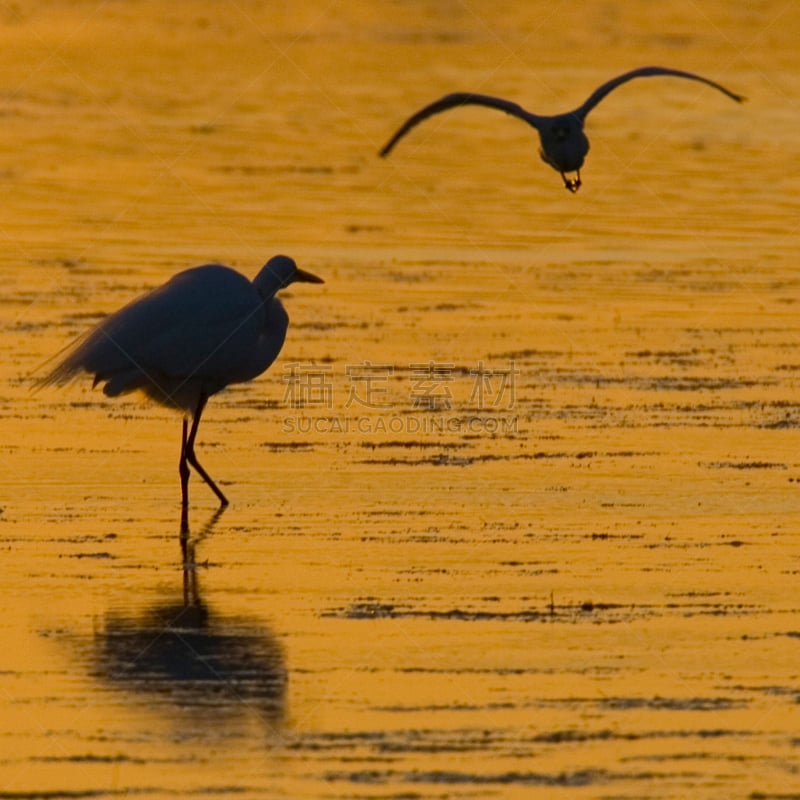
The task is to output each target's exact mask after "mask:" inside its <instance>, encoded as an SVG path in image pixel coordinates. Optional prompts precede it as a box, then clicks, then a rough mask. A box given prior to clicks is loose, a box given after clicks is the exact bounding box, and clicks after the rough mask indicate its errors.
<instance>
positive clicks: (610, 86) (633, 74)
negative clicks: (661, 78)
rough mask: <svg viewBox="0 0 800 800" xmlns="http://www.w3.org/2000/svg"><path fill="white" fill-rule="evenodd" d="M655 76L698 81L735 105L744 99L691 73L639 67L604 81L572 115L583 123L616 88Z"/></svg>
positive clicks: (666, 68) (664, 68) (663, 68)
mask: <svg viewBox="0 0 800 800" xmlns="http://www.w3.org/2000/svg"><path fill="white" fill-rule="evenodd" d="M656 75H671V76H672V77H674V78H687V79H688V80H690V81H700V83H705V84H706V85H707V86H711V87H712V88H714V89H717V90H718V91H720V92H722V93H723V94H726V95H727V96H728V97H730V98H731V99H732V100H735V101H736V102H737V103H741V102H742V101H743V100H744V99H745V98H744V97H743V96H742V95H740V94H736V93H735V92H732V91H730V89H726V88H725V87H724V86H721V85H720V84H719V83H715V82H714V81H712V80H709V79H708V78H704V77H703V76H702V75H695V74H694V73H693V72H684V71H683V70H680V69H670V68H669V67H639V68H638V69H632V70H631V71H630V72H624V73H623V74H622V75H617V77H616V78H612V79H611V80H610V81H606V83H604V84H603V85H602V86H599V87H598V88H597V89H595V90H594V92H592V94H591V95H590V97H589V99H588V100H587V101H586V102H585V103H584V104H583V105H582V106H580V108H576V109H575V111H573V112H572V113H573V114H575V116H577V117H579V118H580V119H581V121H583V120H584V119H586V115H587V114H588V113H589V112H590V111H591V110H592V109H593V108H594V107H595V106H596V105H597V104H598V103H599V102H600V101H601V100H602V99H603V98H604V97H605V96H606V95H607V94H608V93H609V92H612V91H614V89H616V88H617V86H621V85H622V84H623V83H627V82H628V81H632V80H633V79H634V78H651V77H654V76H656Z"/></svg>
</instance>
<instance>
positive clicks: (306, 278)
mask: <svg viewBox="0 0 800 800" xmlns="http://www.w3.org/2000/svg"><path fill="white" fill-rule="evenodd" d="M294 280H296V281H300V282H301V283H325V281H324V280H322V278H318V277H317V276H316V275H312V274H311V273H310V272H306V271H305V270H303V269H298V270H295V273H294Z"/></svg>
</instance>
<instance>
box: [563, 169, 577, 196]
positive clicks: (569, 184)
mask: <svg viewBox="0 0 800 800" xmlns="http://www.w3.org/2000/svg"><path fill="white" fill-rule="evenodd" d="M561 178H562V180H563V181H564V186H565V187H566V188H567V189H569V191H570V192H572V194H575V192H577V191H578V189H580V188H581V171H580V170H579V169H576V170H575V177H574V178H568V177H567V175H566V173H564V172H562V173H561Z"/></svg>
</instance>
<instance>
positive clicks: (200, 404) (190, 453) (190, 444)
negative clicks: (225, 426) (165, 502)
mask: <svg viewBox="0 0 800 800" xmlns="http://www.w3.org/2000/svg"><path fill="white" fill-rule="evenodd" d="M207 402H208V397H206V395H205V394H201V395H200V399H199V400H198V401H197V408H196V409H195V412H194V419H193V420H192V429H191V430H190V431H189V437H188V438H187V439H186V442H185V444H184V447H183V458H185V460H186V461H188V462H189V463H190V464H191V465H192V466H193V467H194V468H195V470H197V474H198V475H199V476H200V477H201V478H202V479H203V480H204V481H205V482H206V483H207V484H208V485H209V486H210V487H211V490H212V491H213V492H214V494H215V495H216V496H217V497H218V498H219V502H220V505H222V506H226V505H228V498H227V497H225V495H224V494H222V491H221V490H220V488H219V486H217V484H216V483H214V481H213V480H211V476H210V475H209V474H208V473H207V472H206V471H205V470H204V469H203V467H202V466H201V465H200V462H199V461H198V460H197V456H196V455H195V454H194V440H195V438H197V429H198V428H199V427H200V417H201V416H202V414H203V409H204V408H205V407H206V403H207ZM183 425H184V430H186V420H184V421H183ZM181 463H183V459H181ZM188 471H189V470H188V467H187V469H186V472H187V476H186V480H185V481H184V479H183V472H181V487H182V488H183V502H184V506H186V505H187V504H188V502H189V476H188Z"/></svg>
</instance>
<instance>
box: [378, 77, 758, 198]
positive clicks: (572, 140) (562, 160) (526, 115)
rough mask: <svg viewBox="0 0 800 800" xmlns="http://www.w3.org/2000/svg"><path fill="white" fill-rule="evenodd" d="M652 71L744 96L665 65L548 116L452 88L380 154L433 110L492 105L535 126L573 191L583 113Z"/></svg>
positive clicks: (547, 158)
mask: <svg viewBox="0 0 800 800" xmlns="http://www.w3.org/2000/svg"><path fill="white" fill-rule="evenodd" d="M656 75H671V76H673V77H675V78H687V79H688V80H691V81H700V83H705V84H706V85H707V86H711V87H712V88H714V89H717V90H718V91H720V92H722V93H723V94H726V95H727V96H728V97H730V98H731V99H732V100H735V101H736V102H737V103H741V102H742V101H743V100H744V99H745V98H744V97H742V96H741V95H738V94H735V93H734V92H732V91H730V90H729V89H726V88H725V87H724V86H721V85H720V84H718V83H715V82H714V81H711V80H709V79H708V78H704V77H702V76H701V75H695V74H694V73H692V72H684V71H683V70H679V69H670V68H668V67H640V68H639V69H634V70H631V71H630V72H625V73H623V74H622V75H618V76H617V77H616V78H612V79H611V80H610V81H607V82H606V83H604V84H603V85H602V86H600V87H598V88H597V89H595V90H594V92H592V94H591V95H590V96H589V98H588V100H586V102H585V103H584V104H583V105H582V106H579V107H578V108H576V109H575V110H574V111H568V112H567V113H566V114H557V115H556V116H552V117H545V116H540V115H538V114H532V113H531V112H530V111H526V110H525V109H524V108H522V106H519V105H517V104H516V103H512V102H511V101H509V100H503V99H502V98H500V97H492V96H490V95H486V94H473V93H471V92H455V93H454V94H448V95H445V96H444V97H442V98H441V99H439V100H436V101H435V102H433V103H431V104H430V105H427V106H425V107H424V108H422V109H420V110H419V111H417V113H416V114H414V115H413V116H411V117H409V118H408V119H407V120H406V121H405V122H404V123H403V125H402V126H401V127H400V129H399V130H398V131H397V133H395V135H394V136H392V138H391V139H390V140H389V141H388V143H387V144H386V145H385V146H384V147H383V149H382V150H381V151H380V155H381V156H383V157H384V158H385V157H386V156H388V155H389V153H391V152H392V149H393V148H394V146H395V145H396V144H397V143H398V142H399V141H400V139H402V138H403V137H404V136H405V135H406V134H407V133H408V132H409V131H410V130H411V129H412V128H414V127H416V126H417V125H419V123H420V122H422V121H423V120H426V119H427V118H428V117H431V116H433V115H434V114H439V113H441V112H442V111H448V110H449V109H451V108H460V107H461V106H485V107H486V108H494V109H497V110H498V111H504V112H505V113H506V114H510V115H511V116H512V117H517V119H521V120H522V121H523V122H527V123H528V124H529V125H531V126H532V127H534V128H536V130H537V132H538V133H539V140H540V142H541V147H540V149H539V155H540V156H541V158H542V161H544V162H545V163H547V164H549V165H550V166H551V167H552V168H553V169H554V170H556V171H557V172H560V173H561V177H562V179H563V181H564V186H566V188H567V189H568V190H569V191H570V192H573V193H574V192H577V191H578V189H579V188H580V186H581V172H580V170H581V167H582V166H583V161H584V159H585V158H586V154H587V153H588V152H589V140H588V139H587V138H586V134H585V133H584V131H583V126H584V124H585V122H586V117H587V116H588V114H589V112H590V111H591V110H592V109H593V108H594V107H595V106H596V105H597V104H598V103H599V102H600V101H601V100H603V99H604V98H605V96H606V95H607V94H608V93H609V92H612V91H613V90H614V89H616V88H617V86H621V85H622V84H623V83H627V82H628V81H630V80H633V79H634V78H649V77H654V76H656ZM571 172H574V173H575V177H569V176H568V175H567V173H571Z"/></svg>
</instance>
